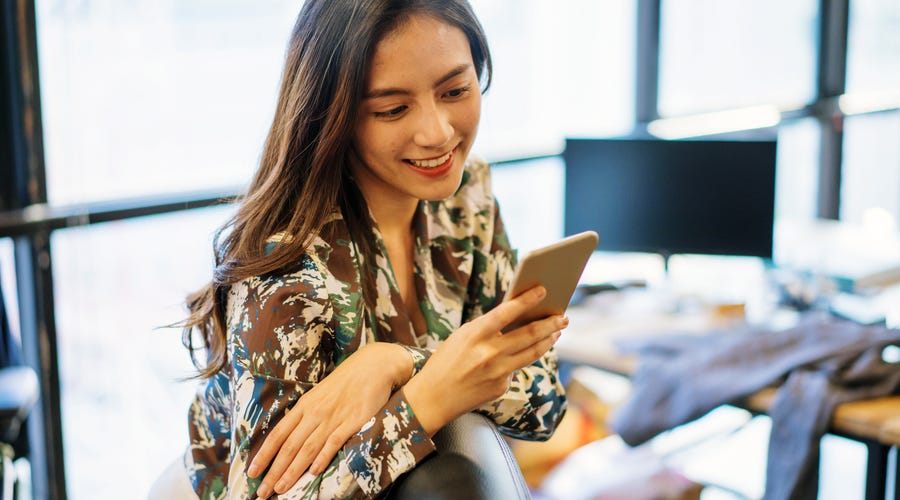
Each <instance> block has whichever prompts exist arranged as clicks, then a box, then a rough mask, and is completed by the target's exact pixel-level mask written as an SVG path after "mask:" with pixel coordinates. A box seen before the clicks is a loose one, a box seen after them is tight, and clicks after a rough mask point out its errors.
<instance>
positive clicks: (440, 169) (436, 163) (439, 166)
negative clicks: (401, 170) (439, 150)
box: [406, 148, 456, 177]
mask: <svg viewBox="0 0 900 500" xmlns="http://www.w3.org/2000/svg"><path fill="white" fill-rule="evenodd" d="M455 151H456V149H455V148H454V149H452V150H450V151H449V152H447V153H445V154H443V155H442V156H439V157H437V158H433V159H430V160H406V164H407V165H408V166H409V167H410V168H411V169H412V170H414V171H416V172H417V173H419V174H421V175H424V176H427V177H438V176H441V175H444V174H446V173H447V172H448V171H450V169H451V168H452V167H453V159H454V157H455V156H456V155H455V154H454V153H455Z"/></svg>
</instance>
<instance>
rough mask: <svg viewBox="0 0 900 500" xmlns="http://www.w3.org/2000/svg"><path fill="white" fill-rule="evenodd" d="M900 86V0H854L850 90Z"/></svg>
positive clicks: (849, 77) (857, 90)
mask: <svg viewBox="0 0 900 500" xmlns="http://www.w3.org/2000/svg"><path fill="white" fill-rule="evenodd" d="M898 87H900V2H897V1H896V0H853V1H852V2H850V32H849V34H848V37H847V91H848V92H860V91H870V90H894V91H895V92H896V89H897V88H898Z"/></svg>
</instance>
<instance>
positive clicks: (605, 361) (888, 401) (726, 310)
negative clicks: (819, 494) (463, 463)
mask: <svg viewBox="0 0 900 500" xmlns="http://www.w3.org/2000/svg"><path fill="white" fill-rule="evenodd" d="M708 271H709V272H710V274H711V275H715V271H714V270H708ZM769 284H771V282H769ZM773 290H774V291H777V288H770V292H768V293H769V296H768V297H767V298H766V300H767V301H768V304H767V305H765V306H763V307H760V305H759V304H755V305H754V304H750V303H747V302H743V301H741V300H722V299H721V298H718V299H713V300H709V297H708V296H700V295H697V294H692V293H683V292H684V289H683V288H681V289H677V288H675V287H659V286H655V285H654V283H653V282H652V280H651V284H650V285H649V286H647V287H645V288H634V287H626V288H625V289H623V290H619V291H612V292H601V293H597V294H594V295H588V296H586V297H582V300H581V301H580V302H579V303H578V304H577V305H574V306H570V308H569V311H568V315H569V317H570V319H571V324H570V325H571V326H570V327H569V328H568V329H567V330H566V331H565V332H564V333H563V336H562V338H561V339H560V341H559V342H558V343H557V346H556V349H557V353H558V355H559V357H560V360H561V362H562V363H563V364H564V365H569V366H590V367H593V368H596V369H600V370H602V371H604V373H612V374H617V376H619V377H621V378H622V379H623V380H626V381H627V385H628V389H627V391H625V392H626V393H627V395H626V396H623V397H618V398H609V397H603V395H602V394H600V392H602V391H598V390H597V387H600V386H602V385H604V384H593V385H591V384H583V383H582V382H584V381H583V380H578V377H573V378H574V379H575V380H574V381H575V382H579V383H582V385H590V387H591V388H592V389H594V393H595V396H596V397H597V398H598V399H600V400H602V401H604V404H606V405H607V407H606V409H605V411H604V412H603V415H604V417H603V419H602V421H601V422H600V423H595V425H596V426H597V428H598V429H599V432H598V434H599V435H601V436H602V437H601V438H598V439H594V440H592V441H590V442H589V443H586V444H583V445H582V446H580V447H578V448H575V449H573V450H570V452H569V453H568V454H566V455H565V459H564V460H560V457H561V456H563V454H558V455H556V457H555V461H554V464H553V467H547V468H546V469H547V470H546V471H544V472H545V474H544V476H543V479H542V481H541V482H540V486H541V488H540V489H539V490H537V491H539V492H543V493H545V494H546V497H547V498H642V497H641V496H628V495H622V496H615V495H611V496H603V495H600V494H597V495H587V496H566V495H563V496H559V491H563V490H561V489H560V488H563V486H562V485H566V484H567V485H569V487H572V486H573V485H580V486H582V487H588V486H591V487H597V488H599V487H600V485H598V484H597V481H598V480H597V479H596V478H595V479H593V480H590V481H589V480H587V479H586V476H583V475H580V474H584V473H585V472H584V470H582V469H579V466H576V465H573V461H577V460H578V459H577V458H576V457H579V456H580V457H582V459H584V460H586V458H585V457H588V456H590V457H593V458H591V459H590V460H594V461H595V462H598V464H599V463H600V462H603V460H606V458H609V457H617V458H615V459H614V463H615V464H616V465H618V466H623V467H624V466H625V464H629V463H633V462H631V459H632V458H633V457H634V456H638V455H635V454H640V453H645V452H642V451H637V450H641V449H644V448H646V447H648V445H650V444H651V443H655V442H657V441H658V440H659V439H661V438H663V437H664V436H666V435H668V434H670V433H672V432H673V429H684V428H685V427H690V426H693V425H695V424H696V425H700V426H701V427H702V426H703V425H706V427H708V424H699V423H700V422H703V421H704V419H706V418H708V416H709V415H711V414H713V413H716V412H718V411H721V409H722V408H733V409H739V410H740V411H745V410H749V412H746V411H745V415H746V420H748V421H749V420H750V419H751V417H752V415H764V416H763V417H759V418H756V417H753V418H752V420H753V421H754V422H756V421H757V420H759V419H760V418H762V419H763V420H764V421H766V422H770V424H766V425H768V427H764V426H762V427H764V428H762V430H761V431H760V428H761V425H760V424H758V423H748V422H746V421H745V422H743V423H741V422H738V423H735V424H734V427H735V428H741V429H743V428H747V429H754V430H753V431H752V432H753V433H755V434H754V435H755V436H756V437H755V438H754V439H755V441H756V443H759V444H762V445H764V449H763V452H762V454H761V458H760V461H761V463H762V466H761V470H760V473H759V481H758V482H759V488H760V490H759V491H758V492H753V491H752V487H750V488H749V489H750V490H751V492H750V493H746V491H747V490H748V488H743V490H742V491H743V492H744V493H742V494H735V495H731V496H728V495H725V497H726V498H765V499H778V498H816V489H817V488H818V486H819V484H820V480H821V481H823V482H822V484H829V483H827V478H819V477H818V474H819V463H820V458H821V457H820V455H819V453H820V451H819V450H820V448H819V443H820V442H823V443H824V442H825V441H828V439H833V438H827V439H825V440H823V439H822V437H823V436H824V435H826V434H827V433H831V432H837V433H838V434H839V435H842V436H845V437H849V438H850V439H851V440H856V442H857V443H859V442H860V441H861V442H863V443H866V450H868V451H867V452H866V453H868V457H869V458H868V460H866V458H865V457H866V456H865V454H864V455H863V457H862V460H858V461H859V462H860V463H861V465H860V467H861V468H863V469H866V468H867V471H868V472H867V473H868V476H867V477H864V478H862V479H861V480H860V481H859V482H861V483H862V484H864V485H865V488H866V490H867V495H868V496H867V498H873V496H872V495H871V492H872V491H873V488H874V491H875V492H876V494H875V495H874V497H875V498H881V497H883V495H882V496H878V494H877V492H878V491H879V489H878V488H879V485H878V484H877V483H878V482H879V481H881V485H880V488H881V490H880V491H882V492H883V491H884V489H885V488H886V485H888V486H889V484H888V483H889V481H887V480H886V479H885V478H886V475H887V466H886V465H885V463H886V459H884V460H882V459H881V458H883V457H886V456H887V452H888V450H889V449H890V447H891V446H898V445H900V420H897V418H900V364H898V362H900V348H898V347H897V346H898V345H900V330H898V329H895V328H893V327H892V326H893V325H891V324H888V323H886V322H885V321H884V318H883V317H882V318H880V319H876V320H874V321H872V320H862V316H861V315H860V314H856V315H852V314H837V310H836V308H834V307H832V305H831V304H832V303H831V302H828V303H825V304H827V305H823V304H817V305H816V306H814V307H803V308H798V307H792V306H791V304H786V303H784V302H782V301H781V300H779V296H778V294H777V293H772V291H773ZM834 297H842V295H831V297H830V298H834ZM859 297H863V296H858V295H855V294H854V295H853V298H859ZM726 298H727V297H726ZM761 312H764V314H763V313H761ZM848 316H855V318H854V319H852V320H851V319H848V318H847V317H848ZM608 383H609V382H608V381H607V382H605V384H608ZM578 390H580V389H576V390H575V391H574V394H576V395H577V394H578V392H577V391H578ZM620 396H621V395H620ZM575 397H576V399H581V398H583V396H575ZM573 406H574V407H576V408H577V409H576V410H575V411H576V412H577V413H579V414H580V413H582V412H584V408H585V405H584V404H582V403H573ZM567 418H568V417H567ZM576 418H582V417H574V418H573V420H574V419H576ZM733 431H734V429H732V431H725V432H726V433H727V432H733ZM742 432H748V433H749V432H751V431H749V430H747V431H742ZM581 436H582V439H585V440H586V439H587V438H585V437H584V436H586V434H582V435H581ZM892 436H896V438H894V439H892ZM703 439H705V438H703ZM703 439H701V441H702V440H703ZM600 442H603V443H606V444H604V445H602V446H601V445H600V444H597V443H600ZM766 442H768V445H765V443H766ZM879 443H880V444H879ZM571 444H572V442H570V445H571ZM588 446H590V448H588ZM651 447H652V446H651ZM587 449H591V450H593V451H592V452H591V453H592V454H591V453H588V452H587V451H586V450H587ZM873 453H875V454H876V455H877V456H873ZM717 456H719V455H717ZM603 457H606V458H603ZM879 457H881V458H879ZM639 462H641V461H640V460H638V463H639ZM643 463H644V464H645V465H646V468H645V470H644V472H646V473H649V472H651V471H659V470H664V476H666V477H668V475H669V474H670V473H672V474H675V475H679V474H680V475H684V476H685V477H686V478H688V479H691V480H693V481H692V482H693V483H696V484H699V485H700V486H701V491H703V490H702V488H706V489H707V490H708V489H709V488H716V487H721V486H722V485H720V484H716V483H707V482H704V480H703V479H702V478H700V477H698V476H696V475H693V474H683V471H681V470H680V469H678V468H677V467H676V468H674V470H669V469H670V468H671V467H670V462H668V461H663V462H662V465H663V466H664V467H663V468H662V469H660V467H658V466H659V465H660V463H659V461H658V460H657V461H654V460H651V459H650V458H648V457H647V456H645V457H644V460H643ZM879 463H881V465H879ZM589 469H590V467H589ZM593 470H594V472H595V473H596V474H598V475H601V476H603V475H604V474H605V472H604V471H603V470H602V469H599V468H597V467H594V469H593ZM832 470H833V469H832ZM563 471H567V472H565V473H564V472H563ZM612 471H618V472H612ZM612 471H611V472H610V473H612V474H619V475H620V477H621V478H624V477H628V476H627V474H626V472H627V467H626V469H625V470H623V469H621V468H616V467H613V468H612ZM631 472H632V473H633V472H634V471H631ZM748 474H749V475H750V476H753V474H752V473H748ZM851 476H852V474H851ZM647 477H648V478H649V477H650V476H647ZM579 478H580V479H579ZM647 480H648V481H650V479H647ZM663 482H665V481H663ZM626 483H627V482H626ZM667 484H668V483H667ZM830 484H832V485H833V483H830ZM873 485H874V486H873ZM606 487H610V485H605V486H604V488H606ZM676 489H677V488H676ZM606 491H613V490H612V489H609V490H606ZM678 491H681V490H678ZM854 491H855V490H854ZM757 493H758V494H757ZM678 494H681V493H678ZM658 498H690V497H678V496H673V497H666V496H658ZM825 498H829V497H828V496H825ZM832 498H833V497H832Z"/></svg>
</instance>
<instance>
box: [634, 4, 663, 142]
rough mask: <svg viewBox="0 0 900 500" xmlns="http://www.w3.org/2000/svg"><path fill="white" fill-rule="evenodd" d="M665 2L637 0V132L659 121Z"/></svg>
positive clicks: (635, 97)
mask: <svg viewBox="0 0 900 500" xmlns="http://www.w3.org/2000/svg"><path fill="white" fill-rule="evenodd" d="M661 4H662V0H637V12H636V23H637V29H636V33H637V40H636V43H635V46H636V50H635V75H634V77H635V96H634V113H635V114H634V122H635V129H636V131H637V132H639V133H640V132H643V131H645V130H646V128H647V124H648V123H649V122H651V121H653V120H655V119H657V118H659V29H660V9H661V8H662V6H661Z"/></svg>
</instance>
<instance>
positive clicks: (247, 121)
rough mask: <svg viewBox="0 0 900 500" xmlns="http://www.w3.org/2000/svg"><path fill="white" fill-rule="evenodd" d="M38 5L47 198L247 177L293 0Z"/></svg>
mask: <svg viewBox="0 0 900 500" xmlns="http://www.w3.org/2000/svg"><path fill="white" fill-rule="evenodd" d="M36 11H37V24H38V46H39V47H40V75H41V94H42V95H41V98H42V107H43V125H44V134H45V139H44V147H45V151H46V152H45V156H46V163H47V184H48V186H47V190H48V196H49V200H50V202H51V203H53V204H70V203H79V202H86V201H95V200H103V199H110V198H124V197H130V196H140V195H147V194H153V193H161V192H167V191H184V190H190V189H194V188H201V187H202V188H210V187H217V186H219V187H223V186H230V185H235V184H244V183H246V182H247V181H248V180H249V177H250V174H251V173H252V172H253V170H254V169H255V167H256V163H257V158H258V156H259V152H260V150H261V148H262V142H263V140H264V138H265V133H266V131H267V130H268V121H270V120H271V114H272V112H273V110H274V104H275V98H276V94H277V90H278V79H279V76H280V75H279V73H280V68H281V64H282V58H283V54H284V48H285V46H286V43H287V37H288V34H289V32H290V28H291V26H292V24H293V20H294V18H295V17H296V12H297V2H293V1H287V0H276V1H270V2H264V3H260V4H253V5H251V4H248V3H245V2H241V1H237V0H228V1H224V2H213V1H211V0H201V1H192V2H180V1H176V0H163V1H158V2H157V1H131V2H118V1H112V0H105V1H96V2H65V1H59V0H38V1H37V2H36ZM76 131H77V133H73V132H76Z"/></svg>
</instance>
